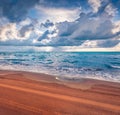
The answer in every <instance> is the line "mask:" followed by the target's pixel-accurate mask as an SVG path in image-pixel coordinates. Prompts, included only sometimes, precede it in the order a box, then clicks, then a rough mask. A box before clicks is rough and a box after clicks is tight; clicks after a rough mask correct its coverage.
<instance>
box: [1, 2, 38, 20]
mask: <svg viewBox="0 0 120 115" xmlns="http://www.w3.org/2000/svg"><path fill="white" fill-rule="evenodd" d="M37 3H39V0H0V12H1V16H4V17H6V18H8V19H9V20H10V21H11V22H18V21H21V20H23V19H25V17H26V14H27V13H28V11H29V9H31V8H32V7H34V6H35V5H36V4H37Z"/></svg>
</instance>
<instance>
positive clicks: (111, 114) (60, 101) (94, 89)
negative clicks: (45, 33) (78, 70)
mask: <svg viewBox="0 0 120 115" xmlns="http://www.w3.org/2000/svg"><path fill="white" fill-rule="evenodd" d="M118 114H120V83H115V82H105V81H100V80H92V79H82V80H80V81H77V80H76V81H75V82H73V81H60V80H58V79H56V77H55V76H49V75H45V74H37V73H29V72H14V71H0V115H118Z"/></svg>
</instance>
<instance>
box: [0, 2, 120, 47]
mask: <svg viewBox="0 0 120 115" xmlns="http://www.w3.org/2000/svg"><path fill="white" fill-rule="evenodd" d="M77 3H78V4H77ZM83 3H84V4H83ZM118 3H119V2H115V3H113V0H77V1H73V0H58V1H57V2H55V1H54V0H49V1H48V0H24V1H22V0H1V2H0V42H1V43H0V44H5V43H7V44H13V45H14V44H18V45H37V46H56V47H57V46H76V47H77V46H79V48H82V47H84V48H85V47H86V48H94V47H96V48H98V47H99V48H102V47H103V48H108V47H115V46H116V45H118V44H119V43H120V21H119V16H118V15H119V8H118V5H117V4H118ZM21 6H22V7H21Z"/></svg>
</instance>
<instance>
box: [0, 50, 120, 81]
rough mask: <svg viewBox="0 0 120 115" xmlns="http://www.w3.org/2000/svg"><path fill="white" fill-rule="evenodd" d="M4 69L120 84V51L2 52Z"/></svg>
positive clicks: (1, 68) (1, 63) (67, 78)
mask: <svg viewBox="0 0 120 115" xmlns="http://www.w3.org/2000/svg"><path fill="white" fill-rule="evenodd" d="M0 70H20V71H31V72H40V73H47V74H51V75H57V76H58V79H62V80H78V79H80V78H92V79H101V80H108V81H116V82H120V52H41V51H35V50H8V49H7V50H2V49H1V50H0Z"/></svg>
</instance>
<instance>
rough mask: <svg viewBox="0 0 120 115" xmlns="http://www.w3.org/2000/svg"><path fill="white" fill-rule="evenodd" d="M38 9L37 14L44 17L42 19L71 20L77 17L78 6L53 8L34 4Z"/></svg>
mask: <svg viewBox="0 0 120 115" xmlns="http://www.w3.org/2000/svg"><path fill="white" fill-rule="evenodd" d="M36 9H37V10H38V11H39V12H38V14H39V15H40V16H41V15H42V16H43V17H44V19H49V20H52V22H54V23H55V22H63V21H73V20H75V19H77V18H78V17H79V13H80V10H81V9H80V7H77V8H69V9H67V8H54V7H42V6H40V5H37V6H36Z"/></svg>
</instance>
